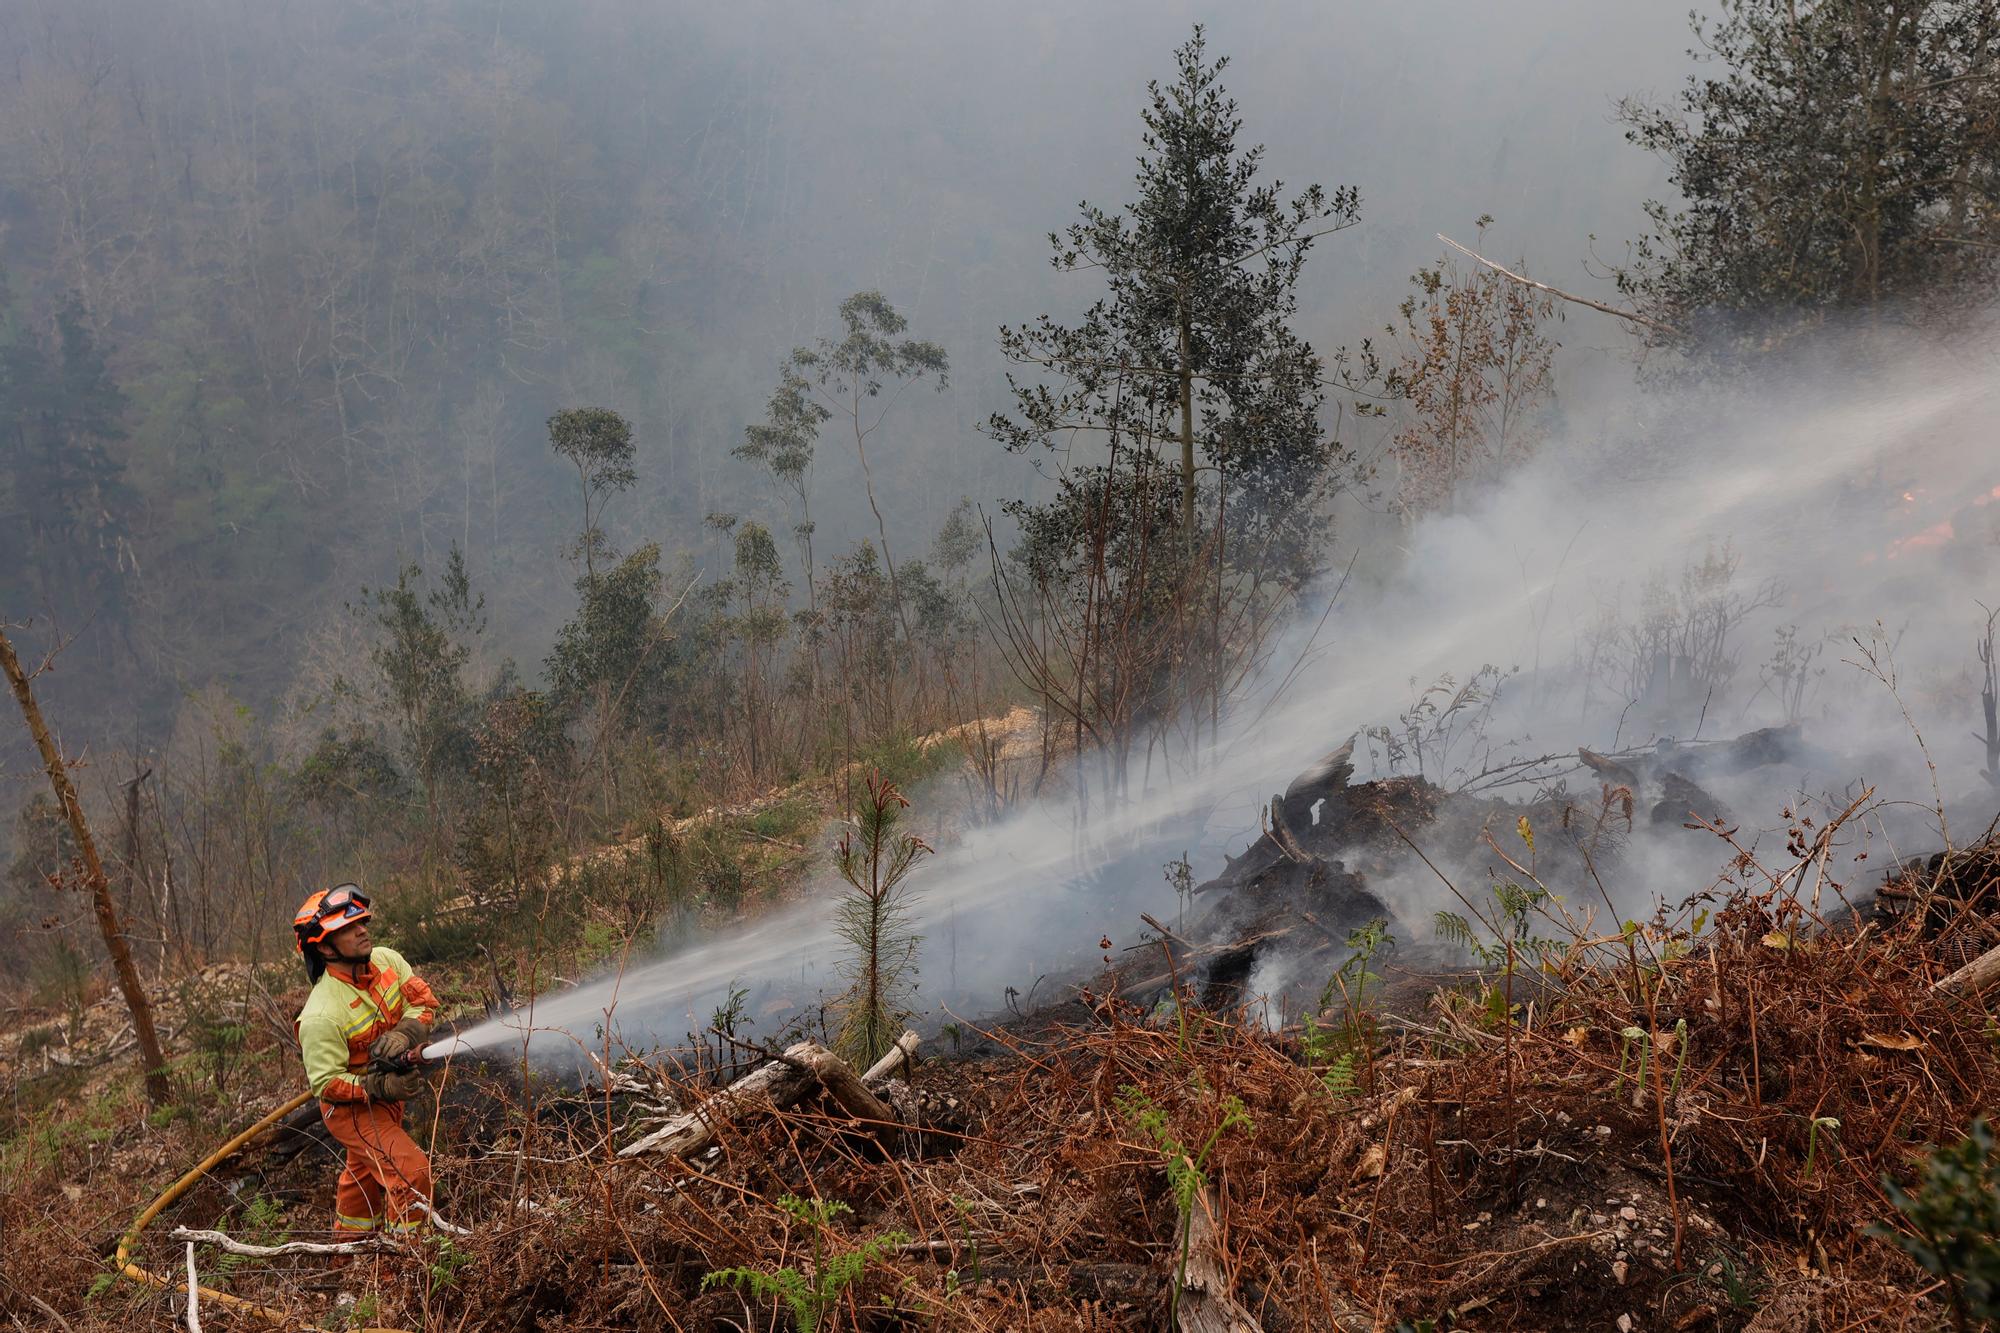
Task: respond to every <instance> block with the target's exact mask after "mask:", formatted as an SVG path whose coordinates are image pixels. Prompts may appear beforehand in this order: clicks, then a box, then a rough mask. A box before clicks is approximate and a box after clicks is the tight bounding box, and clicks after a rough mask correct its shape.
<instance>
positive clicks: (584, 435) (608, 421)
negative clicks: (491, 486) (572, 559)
mask: <svg viewBox="0 0 2000 1333" xmlns="http://www.w3.org/2000/svg"><path fill="white" fill-rule="evenodd" d="M549 446H550V447H551V448H553V449H554V450H555V451H556V453H557V454H558V455H560V456H561V457H562V458H564V459H566V460H568V462H569V464H570V466H572V467H574V468H575V469H576V479H577V486H578V489H579V490H580V491H581V493H582V497H583V527H582V529H581V531H580V532H579V533H578V535H577V540H576V548H575V549H576V554H577V555H578V556H580V557H581V558H582V560H583V568H584V577H585V579H586V580H587V581H588V582H589V583H590V585H591V586H592V587H595V586H596V584H597V559H598V557H599V556H603V557H605V558H606V559H609V558H611V557H612V556H613V555H615V554H616V553H615V552H613V551H612V549H611V546H610V543H609V542H608V541H607V540H606V538H605V536H604V529H603V526H602V524H603V519H604V506H605V504H606V502H607V501H609V500H610V498H611V497H612V496H613V495H616V494H617V493H618V492H620V491H624V490H629V489H631V486H632V483H633V482H635V481H637V480H638V479H639V474H638V472H637V471H635V470H634V469H633V467H632V457H633V446H632V426H631V423H629V422H627V421H626V420H625V418H624V417H622V416H619V415H618V413H616V412H614V411H612V410H611V409H610V408H608V407H572V408H567V409H565V410H564V411H561V412H558V413H556V414H555V415H554V416H552V417H550V418H549Z"/></svg>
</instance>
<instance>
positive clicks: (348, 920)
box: [292, 884, 373, 958]
mask: <svg viewBox="0 0 2000 1333" xmlns="http://www.w3.org/2000/svg"><path fill="white" fill-rule="evenodd" d="M372 915H373V913H371V912H370V911H369V910H368V895H367V894H365V893H363V892H362V891H361V889H360V887H359V886H358V885H354V884H338V885H335V886H334V887H333V888H330V889H321V890H319V891H318V892H317V893H314V894H312V895H311V896H310V897H308V898H307V899H306V900H305V902H303V903H302V904H300V905H299V914H298V915H297V916H295V917H293V918H292V930H293V932H294V933H295V934H296V935H297V936H298V946H299V953H300V954H302V955H304V956H306V957H308V958H310V957H312V955H311V954H308V953H306V946H307V945H308V944H318V943H319V942H320V941H321V940H323V939H325V938H326V937H327V936H329V935H331V934H333V932H334V931H336V930H340V929H343V928H344V927H347V926H351V925H353V924H354V923H355V922H357V921H366V920H367V919H368V918H369V917H370V916H372Z"/></svg>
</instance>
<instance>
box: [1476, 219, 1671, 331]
mask: <svg viewBox="0 0 2000 1333" xmlns="http://www.w3.org/2000/svg"><path fill="white" fill-rule="evenodd" d="M1437 238H1438V239H1439V240H1440V241H1443V242H1444V243H1445V244H1446V245H1448V246H1450V247H1451V248H1452V249H1454V250H1456V251H1458V252H1459V253H1460V254H1462V255H1466V256H1469V257H1470V258H1473V259H1476V260H1478V261H1479V262H1480V263H1482V264H1484V265H1486V267H1488V268H1490V269H1492V270H1493V271H1494V272H1495V273H1498V274H1499V275H1500V276H1501V277H1503V278H1509V279H1511V280H1513V281H1515V282H1518V283H1520V284H1521V285H1522V286H1523V287H1533V288H1534V289H1535V290H1536V291H1538V292H1547V293H1548V294H1549V295H1550V296H1559V297H1561V298H1562V299H1563V300H1565V301H1570V302H1574V303H1575V304H1577V305H1580V306H1588V307H1590V308H1591V309H1592V310H1596V311H1600V312H1602V313H1603V314H1607V315H1616V316H1617V317H1618V318H1620V319H1629V320H1631V321H1632V322H1633V323H1634V324H1644V325H1645V326H1646V327H1647V328H1649V329H1658V330H1659V331H1660V332H1661V333H1668V334H1672V335H1673V336H1674V337H1676V338H1678V337H1680V336H1681V335H1682V333H1683V330H1681V329H1678V328H1675V327H1674V326H1673V325H1672V324H1662V323H1661V322H1660V321H1659V320H1657V319H1648V318H1646V316H1644V315H1640V314H1635V313H1633V312H1632V311H1630V310H1620V309H1619V308H1618V307H1617V306H1615V305H1605V304H1604V303H1603V302H1602V301H1593V300H1591V299H1590V298H1589V297H1587V296H1578V295H1576V294H1575V293H1573V292H1566V291H1564V290H1563V289H1562V288H1560V287H1551V286H1549V284H1547V283H1546V282H1536V281H1535V280H1534V279H1533V278H1530V277H1525V276H1523V275H1522V274H1519V273H1516V272H1514V271H1513V270H1512V269H1507V268H1502V267H1500V265H1498V264H1496V263H1494V262H1493V261H1492V260H1490V259H1488V258H1487V257H1486V256H1485V255H1482V254H1480V253H1479V252H1478V251H1476V250H1468V249H1467V248H1466V247H1464V246H1462V245H1460V244H1459V243H1458V242H1457V241H1454V240H1453V239H1451V237H1449V236H1447V235H1445V234H1444V233H1443V232H1439V233H1438V234H1437Z"/></svg>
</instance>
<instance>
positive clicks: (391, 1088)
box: [361, 1069, 429, 1102]
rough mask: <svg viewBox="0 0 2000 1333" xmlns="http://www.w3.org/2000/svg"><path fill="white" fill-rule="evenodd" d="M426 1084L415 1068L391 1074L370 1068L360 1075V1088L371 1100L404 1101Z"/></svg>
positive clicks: (422, 1088) (426, 1085) (420, 1090)
mask: <svg viewBox="0 0 2000 1333" xmlns="http://www.w3.org/2000/svg"><path fill="white" fill-rule="evenodd" d="M428 1086H429V1085H428V1084H427V1083H426V1082H425V1081H424V1076H423V1075H422V1074H421V1073H419V1072H417V1071H416V1070H410V1071H408V1072H407V1073H402V1072H399V1073H394V1074H391V1073H385V1072H383V1071H381V1070H375V1069H371V1070H369V1071H368V1072H367V1073H366V1074H364V1075H362V1077H361V1090H362V1091H363V1092H365V1093H367V1094H368V1100H369V1101H371V1102H406V1101H408V1100H410V1098H412V1097H414V1096H416V1095H417V1094H418V1093H420V1092H422V1091H423V1090H424V1089H425V1088H426V1087H428Z"/></svg>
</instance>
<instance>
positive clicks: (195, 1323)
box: [188, 1241, 201, 1333]
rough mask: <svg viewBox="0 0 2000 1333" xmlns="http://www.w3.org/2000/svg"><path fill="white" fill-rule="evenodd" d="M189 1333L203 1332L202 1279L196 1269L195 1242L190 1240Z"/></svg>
mask: <svg viewBox="0 0 2000 1333" xmlns="http://www.w3.org/2000/svg"><path fill="white" fill-rule="evenodd" d="M188 1333H201V1279H200V1278H199V1277H197V1276H196V1275H195V1271H194V1242H193V1241H189V1242H188Z"/></svg>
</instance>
